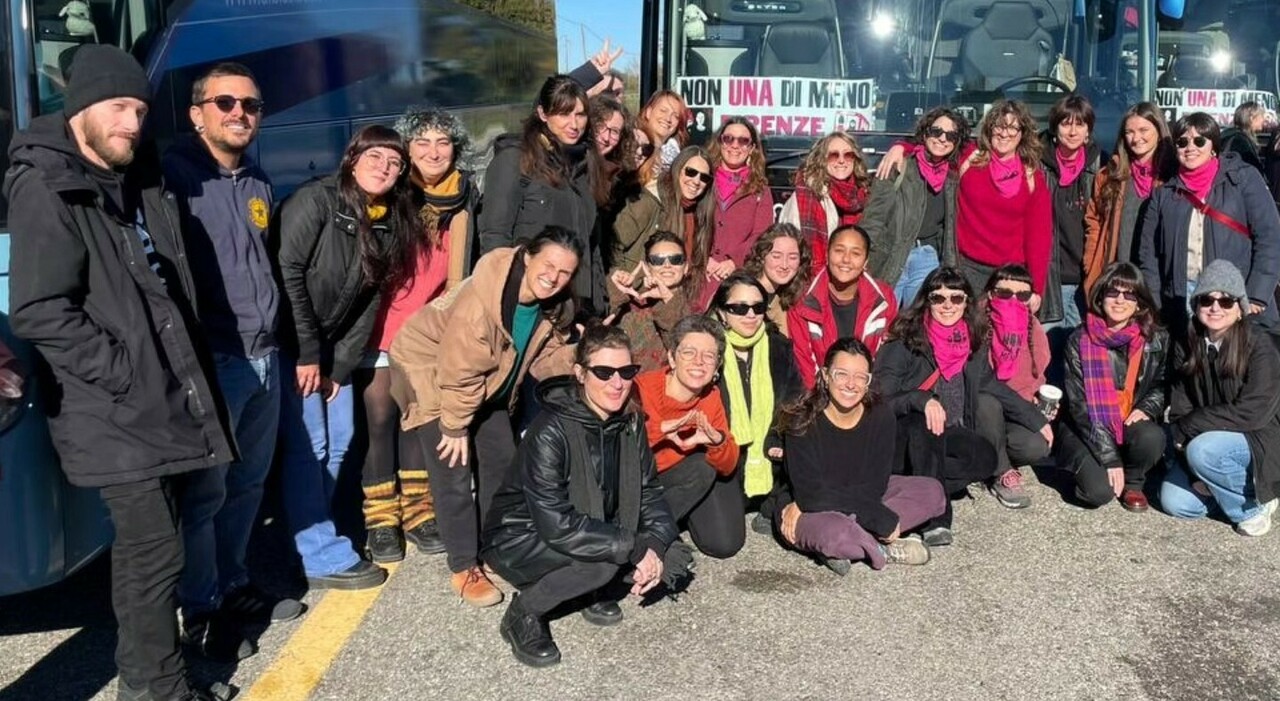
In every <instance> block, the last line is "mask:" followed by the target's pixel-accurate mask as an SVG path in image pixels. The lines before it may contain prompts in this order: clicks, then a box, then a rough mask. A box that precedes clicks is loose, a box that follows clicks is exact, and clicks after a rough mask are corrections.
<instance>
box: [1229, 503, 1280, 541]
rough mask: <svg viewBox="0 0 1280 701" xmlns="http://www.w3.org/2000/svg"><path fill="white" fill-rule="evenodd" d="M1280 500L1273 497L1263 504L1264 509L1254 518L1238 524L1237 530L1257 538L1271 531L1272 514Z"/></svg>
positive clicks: (1244, 534) (1241, 533)
mask: <svg viewBox="0 0 1280 701" xmlns="http://www.w3.org/2000/svg"><path fill="white" fill-rule="evenodd" d="M1277 504H1280V500H1277V499H1272V500H1271V501H1269V502H1267V503H1265V504H1263V505H1262V510H1261V511H1259V512H1258V513H1257V515H1255V516H1254V517H1253V518H1247V519H1245V520H1243V521H1241V522H1240V523H1237V524H1236V532H1237V533H1239V534H1240V535H1243V536H1250V537H1253V538H1257V537H1259V536H1264V535H1266V534H1267V533H1270V532H1271V515H1272V514H1274V513H1275V512H1276V506H1277Z"/></svg>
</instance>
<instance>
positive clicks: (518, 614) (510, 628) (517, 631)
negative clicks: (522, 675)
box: [498, 593, 560, 667]
mask: <svg viewBox="0 0 1280 701" xmlns="http://www.w3.org/2000/svg"><path fill="white" fill-rule="evenodd" d="M498 632H500V633H501V634H502V639H503V640H505V641H507V642H508V643H510V644H511V654H513V655H515V657H516V659H517V660H519V661H521V662H523V663H524V664H527V665H529V666H530V667H550V666H551V665H554V664H558V663H559V662H560V648H558V647H556V641H554V640H552V639H551V627H550V626H548V625H547V622H546V621H544V620H542V618H541V617H539V616H535V615H533V614H532V613H528V612H526V611H525V610H524V606H523V604H521V602H520V594H519V593H516V594H512V595H511V603H510V604H508V605H507V612H506V614H504V615H503V616H502V625H501V626H500V627H499V628H498Z"/></svg>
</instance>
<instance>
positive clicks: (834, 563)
mask: <svg viewBox="0 0 1280 701" xmlns="http://www.w3.org/2000/svg"><path fill="white" fill-rule="evenodd" d="M818 562H820V563H822V565H823V567H826V568H827V569H829V570H831V571H832V572H835V573H836V574H838V575H840V576H841V577H843V576H845V575H846V574H849V570H850V569H851V568H852V567H853V563H851V562H849V561H848V560H844V559H841V558H838V557H826V556H824V555H819V556H818Z"/></svg>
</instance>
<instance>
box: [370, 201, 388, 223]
mask: <svg viewBox="0 0 1280 701" xmlns="http://www.w3.org/2000/svg"><path fill="white" fill-rule="evenodd" d="M364 211H365V213H366V214H368V215H369V221H379V220H380V219H382V218H383V217H385V216H387V206H386V205H385V204H381V203H378V204H368V205H365V208H364Z"/></svg>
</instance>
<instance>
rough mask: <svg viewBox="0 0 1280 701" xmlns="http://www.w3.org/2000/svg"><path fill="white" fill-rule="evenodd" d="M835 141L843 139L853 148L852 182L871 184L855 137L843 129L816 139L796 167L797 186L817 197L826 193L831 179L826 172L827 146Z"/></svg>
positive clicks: (863, 185) (864, 184)
mask: <svg viewBox="0 0 1280 701" xmlns="http://www.w3.org/2000/svg"><path fill="white" fill-rule="evenodd" d="M837 141H843V142H844V143H845V144H846V145H847V146H848V147H849V148H851V149H853V182H854V184H855V185H857V186H858V187H859V188H864V187H869V186H870V185H871V177H870V176H869V175H868V174H867V163H866V161H864V160H863V158H862V149H861V148H860V147H859V146H858V141H857V139H854V138H853V136H852V135H851V134H848V133H845V132H843V131H833V132H831V133H830V134H827V135H826V136H824V137H822V138H821V139H818V141H817V142H815V143H814V144H813V148H811V149H809V153H807V154H806V155H805V157H804V161H803V162H801V163H800V167H799V168H797V169H796V185H797V186H800V185H803V186H805V187H807V188H809V189H810V190H811V191H812V192H813V193H814V194H815V195H818V196H819V197H821V196H822V195H825V194H827V186H828V185H829V184H830V181H831V175H830V174H828V173H827V148H828V147H830V146H831V144H833V143H835V142H837Z"/></svg>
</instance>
